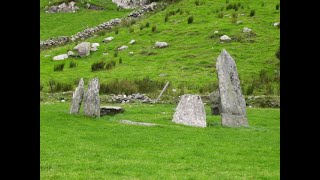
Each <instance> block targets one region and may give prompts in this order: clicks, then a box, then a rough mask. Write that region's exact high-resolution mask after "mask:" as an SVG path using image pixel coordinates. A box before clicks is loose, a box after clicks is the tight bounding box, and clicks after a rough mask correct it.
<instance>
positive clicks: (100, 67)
mask: <svg viewBox="0 0 320 180" xmlns="http://www.w3.org/2000/svg"><path fill="white" fill-rule="evenodd" d="M105 64H106V63H105V62H104V61H103V60H101V61H98V62H95V63H93V64H92V65H91V71H92V72H94V71H101V70H103V69H104V65H105Z"/></svg>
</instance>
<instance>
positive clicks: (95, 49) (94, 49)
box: [90, 47, 98, 52]
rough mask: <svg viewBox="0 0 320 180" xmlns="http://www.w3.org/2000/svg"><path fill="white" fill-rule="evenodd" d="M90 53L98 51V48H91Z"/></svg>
mask: <svg viewBox="0 0 320 180" xmlns="http://www.w3.org/2000/svg"><path fill="white" fill-rule="evenodd" d="M90 51H93V52H95V51H98V48H97V47H93V48H91V49H90Z"/></svg>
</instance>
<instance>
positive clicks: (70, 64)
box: [69, 61, 77, 68]
mask: <svg viewBox="0 0 320 180" xmlns="http://www.w3.org/2000/svg"><path fill="white" fill-rule="evenodd" d="M75 67H77V63H75V62H74V61H70V63H69V68H75Z"/></svg>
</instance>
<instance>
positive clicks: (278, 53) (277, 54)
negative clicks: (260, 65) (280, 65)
mask: <svg viewBox="0 0 320 180" xmlns="http://www.w3.org/2000/svg"><path fill="white" fill-rule="evenodd" d="M276 57H277V58H278V59H279V61H280V47H279V48H278V50H277V52H276Z"/></svg>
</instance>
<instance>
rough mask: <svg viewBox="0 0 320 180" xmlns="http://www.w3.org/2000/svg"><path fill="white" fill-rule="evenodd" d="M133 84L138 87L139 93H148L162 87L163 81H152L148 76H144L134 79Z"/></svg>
mask: <svg viewBox="0 0 320 180" xmlns="http://www.w3.org/2000/svg"><path fill="white" fill-rule="evenodd" d="M134 84H136V86H137V87H138V90H139V92H141V93H150V92H155V91H157V90H158V89H162V88H163V87H164V85H165V82H161V81H154V80H151V79H150V78H149V77H145V78H143V79H142V80H135V81H134Z"/></svg>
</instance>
